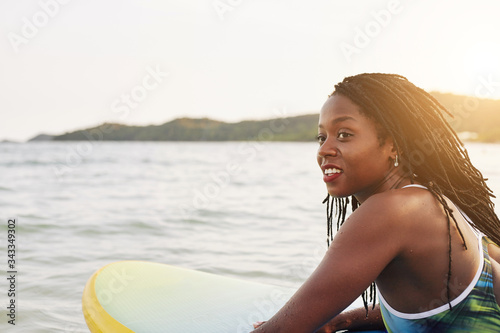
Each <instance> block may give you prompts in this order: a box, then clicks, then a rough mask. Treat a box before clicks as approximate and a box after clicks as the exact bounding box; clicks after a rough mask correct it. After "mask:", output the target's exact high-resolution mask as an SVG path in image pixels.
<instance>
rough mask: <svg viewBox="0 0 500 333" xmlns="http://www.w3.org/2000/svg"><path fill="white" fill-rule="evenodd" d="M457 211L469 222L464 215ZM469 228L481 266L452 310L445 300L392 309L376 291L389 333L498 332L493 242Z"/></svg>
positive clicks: (498, 316)
mask: <svg viewBox="0 0 500 333" xmlns="http://www.w3.org/2000/svg"><path fill="white" fill-rule="evenodd" d="M407 187H419V188H424V189H426V187H424V186H422V185H417V184H412V185H408V186H404V187H403V188H407ZM459 211H460V212H461V214H462V215H463V216H464V218H465V219H466V220H467V221H468V222H469V223H467V224H469V225H470V219H469V218H468V217H467V215H465V214H464V213H463V212H462V211H461V210H460V209H459ZM470 226H471V225H470ZM471 228H472V226H471ZM472 230H473V231H474V233H476V234H477V235H478V248H479V256H480V260H479V262H480V263H482V265H481V264H480V265H479V267H478V270H477V272H476V274H475V276H474V278H473V279H472V282H471V283H470V284H469V285H468V286H467V288H466V289H465V290H464V291H463V292H462V293H461V294H460V295H459V296H458V297H456V298H455V299H454V300H452V301H451V306H452V309H451V310H450V307H449V304H448V303H446V304H444V305H442V306H439V307H437V308H435V309H432V310H429V311H425V312H419V313H403V312H399V311H397V310H395V309H393V308H392V307H391V306H390V305H389V304H388V303H387V301H386V300H385V299H384V298H383V295H382V294H381V293H379V297H380V310H381V312H382V318H383V320H384V324H385V326H386V328H387V331H388V332H389V333H392V332H394V333H396V332H398V333H400V332H404V333H413V332H415V333H417V332H418V333H426V332H450V333H454V332H482V333H489V332H492V333H493V332H500V306H498V303H497V302H496V298H495V294H494V291H493V271H492V267H491V262H490V257H489V255H488V244H490V243H492V241H491V240H489V239H488V238H487V237H486V236H485V235H483V234H481V233H480V232H478V231H476V230H475V229H474V228H472Z"/></svg>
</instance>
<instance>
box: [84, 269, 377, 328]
mask: <svg viewBox="0 0 500 333" xmlns="http://www.w3.org/2000/svg"><path fill="white" fill-rule="evenodd" d="M294 292H295V289H293V288H286V287H279V286H273V285H267V284H261V283H256V282H249V281H244V280H240V279H235V278H231V277H224V276H219V275H215V274H210V273H205V272H200V271H195V270H190V269H185V268H181V267H176V266H170V265H166V264H159V263H151V262H142V261H119V262H115V263H111V264H109V265H106V266H104V267H103V268H101V269H99V270H98V271H97V272H95V273H94V274H93V275H92V276H91V277H90V279H89V280H88V281H87V284H86V286H85V289H84V292H83V296H82V309H83V314H84V317H85V321H86V323H87V326H88V327H89V329H90V331H91V332H92V333H100V332H106V333H108V332H113V333H128V332H137V333H141V332H144V333H146V332H147V333H157V332H158V333H160V332H161V333H165V332H188V333H189V332H214V333H215V332H216V333H225V332H227V333H247V332H250V331H251V330H252V329H253V327H252V323H254V322H256V321H263V320H267V319H269V318H270V317H271V316H272V315H273V314H275V313H276V312H277V311H278V310H279V309H280V308H281V307H282V306H283V305H284V304H285V303H286V301H287V300H288V299H289V298H290V297H291V296H292V295H293V293H294ZM371 332H372V333H374V332H375V331H371Z"/></svg>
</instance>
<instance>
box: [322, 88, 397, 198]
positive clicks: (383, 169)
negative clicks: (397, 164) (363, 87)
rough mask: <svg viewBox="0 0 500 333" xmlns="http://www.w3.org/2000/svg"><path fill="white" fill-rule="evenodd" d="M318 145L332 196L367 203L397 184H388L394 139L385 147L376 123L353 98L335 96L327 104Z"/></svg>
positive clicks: (392, 166)
mask: <svg viewBox="0 0 500 333" xmlns="http://www.w3.org/2000/svg"><path fill="white" fill-rule="evenodd" d="M318 142H319V144H320V146H319V149H318V156H317V159H318V164H319V166H320V167H321V170H322V171H323V180H324V182H325V183H326V187H327V189H328V193H329V194H330V195H332V196H335V197H346V196H349V195H354V196H356V198H357V199H358V200H359V201H360V202H363V201H364V200H366V199H367V198H368V197H369V196H370V195H372V194H375V193H379V192H383V191H385V190H387V189H389V188H390V187H391V186H392V185H393V183H394V181H388V180H390V178H391V177H390V174H391V170H393V169H394V162H393V160H394V158H395V156H396V152H395V150H394V149H393V143H392V140H390V139H387V140H385V142H384V143H383V144H382V145H381V143H380V140H379V138H378V136H377V129H376V126H375V123H374V122H373V121H372V120H371V119H369V118H367V117H366V116H364V115H363V114H362V113H361V112H360V111H359V107H358V106H357V105H356V104H354V103H353V102H352V101H351V100H350V99H349V98H347V97H345V96H342V95H333V96H331V97H330V98H328V100H327V101H326V102H325V104H324V105H323V108H322V109H321V112H320V116H319V126H318Z"/></svg>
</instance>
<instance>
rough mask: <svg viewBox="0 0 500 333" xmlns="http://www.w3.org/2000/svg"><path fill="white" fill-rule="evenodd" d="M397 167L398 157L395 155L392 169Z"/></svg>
mask: <svg viewBox="0 0 500 333" xmlns="http://www.w3.org/2000/svg"><path fill="white" fill-rule="evenodd" d="M398 165H399V161H398V155H396V158H395V160H394V167H395V168H397V167H398Z"/></svg>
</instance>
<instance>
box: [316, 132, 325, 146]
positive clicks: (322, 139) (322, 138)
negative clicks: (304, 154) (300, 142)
mask: <svg viewBox="0 0 500 333" xmlns="http://www.w3.org/2000/svg"><path fill="white" fill-rule="evenodd" d="M316 140H317V141H318V143H319V144H320V145H322V144H323V143H324V142H325V140H326V137H325V136H324V135H323V134H318V135H317V136H316Z"/></svg>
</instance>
